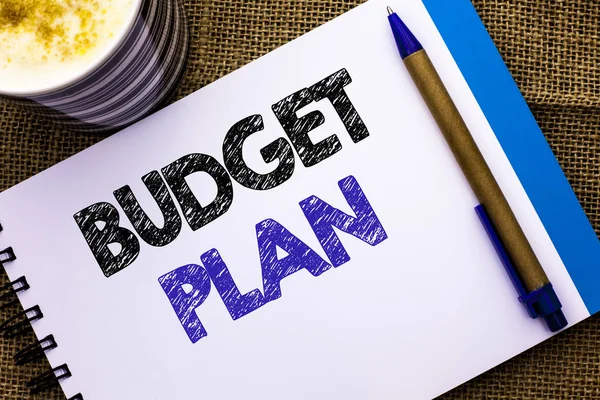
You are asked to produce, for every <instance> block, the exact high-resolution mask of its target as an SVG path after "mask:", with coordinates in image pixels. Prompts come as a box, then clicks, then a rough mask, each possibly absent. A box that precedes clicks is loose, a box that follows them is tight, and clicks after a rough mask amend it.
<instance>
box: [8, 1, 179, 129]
mask: <svg viewBox="0 0 600 400" xmlns="http://www.w3.org/2000/svg"><path fill="white" fill-rule="evenodd" d="M188 35H189V34H188V30H187V24H186V21H185V17H184V11H183V7H182V5H181V4H180V3H179V2H178V0H0V95H4V96H5V97H6V99H7V100H9V101H14V102H15V103H17V104H24V105H26V106H28V108H29V109H30V110H32V111H33V112H36V113H37V114H39V115H43V116H48V117H51V118H53V119H55V120H58V121H59V122H63V123H65V124H66V125H68V126H69V127H71V128H73V129H74V130H79V131H81V130H83V131H97V132H112V131H114V130H116V129H120V128H122V127H124V126H127V125H129V124H131V123H133V122H135V121H137V120H139V119H141V118H143V117H144V116H145V115H148V114H149V113H151V112H152V111H155V110H156V109H157V108H160V107H161V106H163V105H165V104H166V102H167V101H168V100H169V98H170V97H171V95H172V94H173V93H174V90H175V88H176V86H177V83H178V82H179V81H180V79H181V77H182V75H183V71H184V66H185V62H186V56H187V52H188V47H189V36H188Z"/></svg>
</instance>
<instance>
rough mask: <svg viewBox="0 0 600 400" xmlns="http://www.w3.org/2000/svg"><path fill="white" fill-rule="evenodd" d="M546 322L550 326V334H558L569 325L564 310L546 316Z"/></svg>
mask: <svg viewBox="0 0 600 400" xmlns="http://www.w3.org/2000/svg"><path fill="white" fill-rule="evenodd" d="M544 321H546V325H548V328H549V329H550V332H558V331H560V330H561V329H563V328H564V327H566V326H567V325H568V322H567V318H566V317H565V314H564V313H563V312H562V310H558V311H555V312H553V313H552V314H550V315H546V316H544Z"/></svg>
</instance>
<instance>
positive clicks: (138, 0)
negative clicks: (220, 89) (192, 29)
mask: <svg viewBox="0 0 600 400" xmlns="http://www.w3.org/2000/svg"><path fill="white" fill-rule="evenodd" d="M134 1H135V4H134V6H133V7H132V8H131V13H130V15H129V17H128V20H127V23H126V24H124V25H123V27H122V29H121V30H120V31H119V34H118V35H117V38H116V39H115V40H114V41H113V42H112V44H111V45H110V46H108V47H107V48H106V49H105V51H103V52H102V53H101V54H99V55H98V56H97V57H96V60H94V62H93V63H91V64H89V65H88V66H87V67H86V68H84V69H82V70H81V71H80V72H79V73H78V74H77V75H73V76H70V77H67V78H65V79H62V80H59V81H57V82H53V83H52V85H46V86H42V87H40V88H36V89H34V90H18V89H17V90H5V89H2V88H1V87H0V95H5V96H13V97H34V96H40V95H44V94H48V93H52V92H56V91H58V90H60V89H63V88H65V87H67V86H70V85H72V84H73V83H76V82H78V81H80V80H81V79H82V78H84V77H86V76H87V75H89V74H90V73H91V72H93V71H94V70H95V69H96V68H98V66H100V65H102V63H103V62H104V61H106V60H107V59H108V58H110V57H111V56H112V55H113V54H114V53H115V52H116V50H117V49H118V48H119V46H120V45H121V43H122V42H123V40H124V39H125V37H127V35H128V34H129V32H130V31H131V29H132V28H133V25H134V24H135V22H136V20H137V15H138V14H139V12H140V8H141V5H142V1H144V0H134ZM158 1H161V0H158Z"/></svg>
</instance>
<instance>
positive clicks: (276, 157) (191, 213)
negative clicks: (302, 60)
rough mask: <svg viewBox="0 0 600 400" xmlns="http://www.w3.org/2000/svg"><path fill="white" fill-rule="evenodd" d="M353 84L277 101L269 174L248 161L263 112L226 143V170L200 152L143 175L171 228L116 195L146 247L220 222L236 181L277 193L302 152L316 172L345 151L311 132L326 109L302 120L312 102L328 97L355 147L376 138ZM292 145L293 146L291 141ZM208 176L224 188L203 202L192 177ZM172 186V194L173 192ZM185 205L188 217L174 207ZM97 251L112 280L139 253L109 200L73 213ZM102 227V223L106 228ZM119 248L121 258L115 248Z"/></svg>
mask: <svg viewBox="0 0 600 400" xmlns="http://www.w3.org/2000/svg"><path fill="white" fill-rule="evenodd" d="M351 82H352V79H351V77H350V75H349V74H348V72H347V71H346V70H345V69H341V70H340V71H338V72H336V73H334V74H332V75H330V76H328V77H327V78H325V79H323V80H321V81H320V82H317V83H316V84H314V85H312V86H310V87H308V88H304V89H302V90H299V91H297V92H296V93H294V94H292V95H290V96H287V97H286V98H284V99H283V100H281V101H279V102H277V103H275V104H274V105H273V106H272V110H273V112H274V114H275V116H276V117H277V119H278V120H279V122H280V124H281V127H282V128H283V131H284V132H285V134H286V136H287V139H286V138H285V137H280V138H278V139H276V140H275V141H273V142H271V143H269V144H268V145H266V146H265V147H263V148H262V149H261V150H260V153H261V156H262V158H263V160H264V161H265V162H266V163H275V162H277V164H276V165H277V166H276V167H275V168H274V169H273V170H272V171H271V172H269V173H266V174H261V173H258V172H256V171H254V170H252V169H251V168H250V167H249V166H248V164H247V163H246V161H245V160H244V157H243V152H242V149H243V145H244V142H245V140H246V139H248V138H249V137H250V136H251V135H252V134H254V133H256V132H259V131H262V130H263V129H264V125H263V118H262V116H261V115H259V114H256V115H251V116H249V117H247V118H244V119H242V120H241V121H239V122H237V123H235V124H234V125H233V126H232V127H231V128H230V130H229V131H228V132H227V134H226V135H225V138H224V140H223V160H224V164H225V165H224V166H223V165H222V164H221V163H219V161H217V160H216V159H215V158H214V157H212V156H210V155H208V154H201V153H194V154H188V155H186V156H183V157H181V158H180V159H178V160H176V161H174V162H172V163H171V164H169V165H167V166H165V167H164V168H162V169H161V170H160V172H161V173H162V176H161V173H159V172H158V171H152V172H149V173H148V174H146V175H144V176H143V177H142V181H143V183H144V185H145V186H146V188H147V189H148V191H149V192H150V194H151V195H152V197H153V198H154V200H155V201H156V203H157V204H158V207H159V209H160V211H161V213H162V216H163V219H164V224H163V226H162V227H160V228H159V227H158V226H157V225H156V224H155V223H154V222H153V221H152V220H151V219H150V217H149V216H148V215H147V213H146V212H145V211H144V210H143V209H142V207H141V206H140V204H139V202H138V201H137V199H136V197H135V195H134V194H133V192H132V190H131V188H130V187H129V186H123V187H122V188H120V189H117V190H115V191H114V196H115V199H116V201H117V203H118V204H119V205H120V206H121V208H122V209H123V212H124V213H125V215H126V216H127V218H128V219H129V221H130V222H131V225H132V226H133V228H134V230H135V232H137V234H138V235H139V238H141V239H142V240H143V241H144V242H146V243H147V244H149V245H151V246H156V247H161V246H166V245H168V244H170V243H172V242H173V241H174V240H175V239H176V238H177V237H178V236H179V233H180V232H181V229H182V217H181V216H183V219H185V221H186V222H187V224H188V225H189V226H190V228H191V229H192V230H193V231H196V230H198V229H200V228H202V227H204V226H206V225H207V224H209V223H211V222H212V221H214V220H216V219H217V218H219V217H220V216H222V215H223V214H225V213H226V212H227V210H229V208H230V207H231V204H232V203H233V183H232V179H231V178H233V180H235V181H236V182H237V183H239V184H240V185H242V186H244V187H246V188H249V189H253V190H269V189H273V188H275V187H277V186H279V185H281V184H283V183H284V182H286V181H288V180H289V179H290V178H291V177H292V174H293V172H294V168H295V156H294V151H293V150H295V151H296V153H297V155H298V157H299V158H300V160H301V161H302V163H303V165H304V166H305V167H312V166H315V165H317V164H319V163H320V162H322V161H323V160H325V159H327V158H329V157H331V156H332V155H334V154H335V153H337V152H339V151H340V150H341V148H342V145H341V143H340V141H339V139H338V137H337V136H336V135H335V134H333V135H331V136H329V137H327V138H326V139H324V140H321V141H320V142H317V143H314V142H313V141H312V140H311V139H310V137H309V133H310V132H311V131H312V130H314V129H315V128H317V127H319V126H320V125H322V124H323V123H324V122H325V117H324V115H323V114H322V113H321V112H320V111H311V112H309V113H307V114H306V115H303V116H301V117H300V116H298V114H297V113H298V112H299V111H300V110H302V109H303V108H304V107H306V106H308V105H309V104H311V103H314V102H319V101H322V100H324V99H327V100H328V101H329V102H330V103H331V105H332V106H333V108H334V109H335V111H336V113H337V115H338V116H339V118H340V119H341V121H342V123H343V124H344V127H345V128H346V131H347V133H348V134H349V136H350V138H351V139H352V141H353V142H354V143H358V142H360V141H361V140H363V139H365V138H367V137H368V136H369V132H368V130H367V127H366V126H365V124H364V122H363V120H362V119H361V117H360V115H359V114H358V112H357V110H356V109H355V107H354V105H353V104H352V102H351V101H350V99H349V97H348V95H347V93H346V91H345V90H344V88H345V87H346V86H348V85H349V84H350V83H351ZM290 143H291V144H290ZM198 172H204V173H206V174H208V175H209V176H210V177H211V178H212V180H213V181H214V182H215V183H216V185H217V194H216V196H215V198H214V199H213V200H212V202H210V203H209V204H207V205H202V204H200V202H199V201H198V199H197V197H196V196H195V195H194V193H193V192H192V190H191V188H190V187H189V185H188V183H187V182H186V178H187V177H189V176H190V175H192V174H195V173H198ZM169 189H170V191H171V192H172V195H171V194H170V193H169ZM175 202H177V203H178V204H179V207H180V208H181V211H182V213H181V215H180V213H179V211H178V209H177V206H176V204H175ZM74 218H75V222H76V223H77V225H78V226H79V229H80V230H81V232H82V233H83V237H84V238H85V240H86V242H87V244H88V246H89V248H90V250H91V251H92V254H93V255H94V257H95V259H96V261H97V262H98V265H99V266H100V269H101V270H102V272H103V273H104V275H105V276H106V277H110V276H112V275H114V274H116V273H117V272H119V271H122V270H123V269H125V268H126V267H128V266H129V265H131V264H132V263H133V262H134V261H135V259H136V258H137V256H138V255H139V253H140V241H139V239H138V237H137V236H136V235H135V233H134V232H132V231H131V230H129V229H127V228H124V227H122V226H120V225H119V222H120V220H119V211H118V210H117V208H116V207H115V206H114V205H113V204H111V203H108V202H101V203H96V204H93V205H91V206H89V207H86V208H84V209H83V210H81V211H79V212H78V213H76V214H75V215H74ZM100 222H103V224H99V223H100ZM111 244H119V245H120V251H119V252H118V254H114V253H113V252H112V251H111V249H110V248H109V245H111Z"/></svg>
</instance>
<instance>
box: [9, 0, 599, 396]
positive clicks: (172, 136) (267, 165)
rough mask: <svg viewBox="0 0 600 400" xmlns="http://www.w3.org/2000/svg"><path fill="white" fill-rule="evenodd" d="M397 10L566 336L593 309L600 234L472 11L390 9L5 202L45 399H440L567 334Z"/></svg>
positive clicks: (443, 5)
mask: <svg viewBox="0 0 600 400" xmlns="http://www.w3.org/2000/svg"><path fill="white" fill-rule="evenodd" d="M387 5H390V6H391V7H392V8H394V10H395V11H396V12H398V14H399V15H400V16H401V17H402V18H403V20H405V21H406V22H407V24H408V25H409V26H410V28H411V29H412V30H413V31H414V33H415V35H417V37H419V38H420V40H421V42H422V43H423V46H424V47H425V48H426V49H427V51H428V53H429V55H430V57H431V58H432V61H433V63H434V65H435V66H436V67H437V69H438V71H439V73H440V75H441V77H442V79H443V80H444V82H445V83H446V85H447V87H448V90H449V92H450V94H451V95H452V97H453V99H454V100H455V102H456V103H457V106H458V108H459V110H460V111H461V113H462V115H463V116H464V118H465V121H466V123H467V125H468V126H469V128H470V130H471V131H472V133H473V135H474V136H475V140H476V141H477V143H478V145H479V146H480V148H481V150H482V152H483V154H484V156H485V158H486V160H487V161H488V163H489V164H490V167H491V169H492V171H493V173H494V175H495V176H496V178H497V180H498V182H499V184H500V185H501V187H502V189H503V191H504V192H505V194H506V197H507V198H508V200H509V202H510V204H511V206H512V207H513V209H514V211H515V214H516V215H517V218H518V219H519V221H520V222H521V225H522V226H523V229H524V231H525V233H526V235H527V237H528V238H529V240H530V242H531V244H532V246H533V248H534V250H535V252H536V254H537V255H538V257H539V259H540V261H541V263H542V265H543V266H544V269H545V271H546V273H547V274H548V276H549V278H550V280H551V282H552V283H553V285H554V287H555V289H556V291H557V293H558V295H559V297H560V299H561V301H562V304H563V310H564V313H565V315H566V317H567V319H568V320H569V323H570V325H569V326H573V325H574V324H576V323H577V322H578V321H581V320H583V319H585V318H587V317H589V316H590V315H591V314H593V313H595V312H597V311H598V309H599V307H600V294H599V292H598V290H597V287H598V283H599V281H600V268H599V267H600V265H599V260H600V245H599V242H598V238H597V236H596V235H595V233H594V231H593V229H592V227H591V226H590V224H589V222H588V220H587V218H586V216H585V214H584V213H583V211H582V209H581V207H580V205H579V204H578V202H577V199H576V197H575V196H574V194H573V192H572V190H571V188H570V186H569V184H568V182H567V181H566V179H565V177H564V175H563V173H562V171H561V170H560V167H559V165H558V164H557V162H556V160H555V158H554V156H553V155H552V152H551V151H550V149H549V147H548V145H547V144H546V142H545V140H544V137H543V135H542V133H541V132H540V129H539V128H538V126H537V124H536V123H535V120H534V119H533V117H532V115H531V113H530V111H529V110H528V108H527V105H526V103H525V102H524V100H523V98H522V97H521V95H520V93H519V91H518V88H517V87H516V85H515V83H514V82H513V80H512V78H511V77H510V74H509V72H508V70H507V68H506V67H505V65H504V64H503V62H502V59H501V57H500V55H499V54H498V52H497V50H496V49H495V47H494V45H493V43H492V41H491V40H490V38H489V36H488V35H487V33H486V31H485V28H484V27H483V25H482V23H481V21H480V20H479V18H478V16H477V14H476V12H475V10H474V9H473V7H472V5H471V4H470V2H469V1H468V0H456V1H453V2H448V1H445V0H424V1H419V0H386V1H382V0H371V1H370V2H368V3H366V4H364V5H362V6H359V7H357V8H356V9H354V10H352V11H349V12H348V13H346V14H344V15H343V16H341V17H339V18H337V19H335V20H333V21H331V22H329V23H327V24H325V25H323V26H321V27H319V28H318V29H316V30H314V31H312V32H310V33H308V34H306V35H304V36H302V37H301V38H299V39H297V40H294V41H292V42H291V43H289V44H287V45H285V46H283V47H281V48H279V49H277V50H276V51H274V52H272V53H270V54H267V55H266V56H264V57H262V58H260V59H258V60H256V61H254V62H252V63H250V64H249V65H247V66H245V67H243V68H241V69H240V70H238V71H236V72H234V73H232V74H230V75H228V76H226V77H224V78H222V79H220V80H218V81H216V82H214V83H213V84H211V85H209V86H207V87H205V88H203V89H201V90H199V91H198V92H196V93H194V94H192V95H190V96H188V97H186V98H184V99H183V100H181V101H179V102H177V103H175V104H173V105H171V106H169V107H167V108H166V109H164V110H162V111H160V112H158V113H156V114H154V115H152V116H150V117H149V118H147V119H145V120H143V121H141V122H139V123H137V124H135V125H134V126H131V127H130V128H128V129H125V130H123V131H122V132H120V133H118V134H116V135H114V136H112V137H110V138H108V139H106V140H104V141H102V142H100V143H98V144H97V145H94V146H92V147H90V148H88V149H87V150H85V151H83V152H81V153H79V154H77V155H75V156H74V157H71V158H69V159H67V160H65V161H63V162H61V163H59V164H58V165H56V166H54V167H52V168H50V169H48V170H46V171H44V172H42V173H40V174H38V175H36V176H34V177H32V178H30V179H28V180H26V181H24V182H22V183H20V184H19V185H17V186H15V187H13V188H11V189H9V190H6V191H5V192H3V193H1V194H0V222H1V223H2V226H3V231H2V232H1V233H0V245H1V246H2V247H0V248H2V249H3V248H7V250H6V251H3V252H2V253H1V254H2V256H1V257H0V260H2V264H3V267H4V269H5V270H6V273H7V274H8V276H9V278H10V279H11V280H12V281H15V282H16V283H15V285H14V286H13V289H14V290H15V291H18V298H19V300H20V302H21V304H22V306H23V309H24V310H29V311H28V312H27V313H26V316H21V317H20V319H18V318H17V320H15V321H21V322H23V321H27V320H31V325H32V326H33V329H34V331H35V334H36V335H37V338H38V339H39V340H41V341H42V346H43V347H44V348H47V347H50V348H47V349H46V351H45V356H46V357H47V358H48V360H49V362H50V365H51V366H52V368H54V369H53V371H49V375H47V376H45V377H42V380H41V382H40V381H38V382H34V384H37V386H40V385H41V386H45V384H46V383H48V384H50V383H52V382H53V381H54V379H58V380H59V381H60V385H61V386H62V389H63V391H64V393H65V395H66V397H67V398H74V399H85V400H106V399H109V400H125V399H154V400H172V399H185V400H187V399H190V400H191V399H199V398H211V399H235V398H248V399H258V398H260V399H265V400H267V399H286V400H294V399H308V398H310V399H332V398H340V399H342V398H343V399H367V398H368V399H390V398H402V399H430V398H433V397H435V396H437V395H439V394H441V393H443V392H445V391H447V390H449V389H451V388H453V387H455V386H457V385H459V384H461V383H463V382H465V381H467V380H469V379H471V378H473V377H475V376H476V375H478V374H480V373H482V372H484V371H486V370H488V369H489V368H492V367H493V366H495V365H497V364H499V363H501V362H503V361H505V360H507V359H509V358H511V357H513V356H515V355H517V354H519V353H520V352H522V351H524V350H526V349H528V348H530V347H532V346H534V345H535V344H537V343H540V342H541V341H543V340H545V339H547V338H549V337H550V336H551V333H550V332H549V331H548V330H547V328H546V327H545V325H544V324H543V323H542V322H541V321H539V320H534V319H531V318H530V317H529V316H528V315H527V312H526V310H525V309H524V308H523V306H522V305H521V304H519V301H518V300H517V295H516V292H515V289H514V288H513V287H512V284H511V282H510V279H509V277H508V275H507V274H506V272H505V271H504V269H503V267H502V264H501V262H500V260H499V258H498V256H497V255H496V253H495V251H494V248H493V246H492V244H491V242H490V241H489V239H488V237H487V236H486V234H485V231H484V229H483V227H482V226H481V224H480V222H479V220H478V217H477V215H476V213H475V211H474V207H475V206H477V201H476V199H475V198H474V195H473V194H472V192H471V190H470V188H469V186H468V184H467V182H466V180H465V179H464V176H463V175H462V173H461V171H460V169H459V168H458V166H457V164H456V162H455V160H454V158H453V156H452V153H451V152H450V150H449V148H448V146H447V144H446V143H445V141H444V139H443V137H442V135H441V134H440V132H439V130H438V128H437V126H436V125H435V122H434V121H433V118H432V117H431V115H430V113H429V112H428V110H427V108H426V106H425V104H424V102H423V100H422V99H421V97H420V95H419V93H418V92H417V90H416V88H415V86H414V84H413V83H412V81H411V80H410V77H409V75H408V72H407V71H406V69H405V67H404V66H403V64H402V61H401V60H400V57H399V56H398V54H397V50H396V48H395V43H394V40H393V36H392V34H391V32H390V28H389V26H388V23H387V21H386V16H387V13H386V6H387ZM11 250H12V252H11ZM13 254H14V256H15V257H12V255H13ZM13 258H14V259H13ZM21 278H22V279H21ZM25 280H26V283H27V286H25ZM25 287H28V288H27V289H26V290H25V289H24V288H25ZM21 289H23V290H21ZM42 315H43V316H42ZM9 326H14V325H9ZM17 328H18V327H17ZM49 335H52V337H51V338H49V339H47V338H48V337H49ZM44 340H45V341H44ZM54 344H56V347H55V348H51V347H54ZM31 354H32V353H31V351H30V352H26V353H25V355H23V353H21V354H20V357H21V358H20V360H21V361H23V357H25V358H27V357H26V356H28V355H31ZM25 361H26V360H25ZM557 362H558V361H557ZM34 386H36V385H34Z"/></svg>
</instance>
